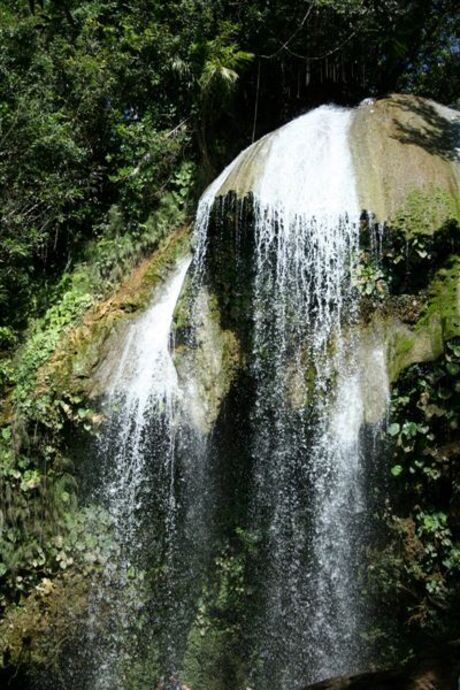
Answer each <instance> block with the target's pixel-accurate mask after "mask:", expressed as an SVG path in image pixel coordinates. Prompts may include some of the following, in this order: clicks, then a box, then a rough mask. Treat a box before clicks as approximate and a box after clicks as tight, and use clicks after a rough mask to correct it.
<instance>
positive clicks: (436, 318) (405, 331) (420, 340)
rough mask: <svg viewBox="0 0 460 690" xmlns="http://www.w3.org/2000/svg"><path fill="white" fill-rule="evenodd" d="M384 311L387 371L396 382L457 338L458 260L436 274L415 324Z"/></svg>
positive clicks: (459, 327) (459, 311) (459, 322)
mask: <svg viewBox="0 0 460 690" xmlns="http://www.w3.org/2000/svg"><path fill="white" fill-rule="evenodd" d="M387 311H388V314H387V317H384V323H385V331H386V336H385V338H386V342H387V348H388V370H389V376H390V379H391V380H392V381H395V380H396V379H397V378H398V375H399V374H400V372H401V371H402V370H403V369H406V368H407V367H408V366H410V365H411V364H416V363H421V362H429V361H433V360H435V359H437V358H438V357H439V356H440V355H441V354H442V353H443V352H444V346H445V343H446V342H447V341H448V340H450V339H451V338H454V337H456V336H460V257H452V258H451V261H450V263H449V265H448V266H447V267H444V268H441V269H440V270H439V271H438V272H437V273H436V276H435V278H434V280H433V281H432V283H431V285H430V287H429V289H428V297H427V300H426V302H425V304H424V306H423V307H422V310H421V313H420V316H419V318H418V319H417V321H416V322H415V324H413V325H409V324H407V323H404V314H403V313H399V314H398V313H395V314H393V315H392V314H391V305H388V310H387ZM377 318H378V319H379V318H381V317H380V316H378V317H377Z"/></svg>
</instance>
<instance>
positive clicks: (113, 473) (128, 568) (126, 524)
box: [89, 257, 190, 690]
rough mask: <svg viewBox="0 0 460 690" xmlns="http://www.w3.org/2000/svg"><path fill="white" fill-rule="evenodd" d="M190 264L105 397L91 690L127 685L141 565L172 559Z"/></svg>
mask: <svg viewBox="0 0 460 690" xmlns="http://www.w3.org/2000/svg"><path fill="white" fill-rule="evenodd" d="M189 264H190V258H189V257H187V258H185V259H182V260H181V261H180V262H179V263H178V265H177V266H176V268H175V270H174V271H172V273H171V275H170V277H169V279H168V280H167V282H166V284H165V286H164V288H163V291H162V292H161V294H160V295H159V296H158V297H157V298H156V299H155V301H154V302H153V303H152V304H151V306H150V307H149V308H148V309H147V311H146V312H145V313H144V314H143V316H142V317H141V318H140V319H138V320H136V321H135V322H133V323H132V324H131V325H130V327H129V330H128V333H127V335H126V340H125V346H124V349H123V352H122V354H121V357H120V360H119V364H118V367H117V369H116V372H115V375H114V377H113V379H112V383H111V388H110V390H109V391H108V395H107V399H106V416H107V418H108V422H107V425H106V426H105V428H104V430H103V433H102V436H101V442H100V447H99V453H98V456H99V458H100V460H101V463H102V464H103V477H102V480H101V485H100V489H99V496H98V498H99V499H100V502H101V503H102V505H103V506H104V507H105V508H106V510H107V512H108V514H109V516H110V520H111V525H112V528H113V533H114V540H115V547H116V549H117V555H116V561H114V562H109V563H107V565H106V570H105V573H104V575H103V582H102V584H99V585H98V586H96V592H95V595H94V600H93V616H94V617H95V618H97V619H100V618H101V617H105V618H106V619H107V620H105V622H104V626H103V629H104V635H103V636H102V637H101V636H100V634H97V633H96V636H93V635H92V631H91V627H90V629H89V645H90V647H91V650H92V654H93V655H94V657H93V661H94V664H93V665H94V671H93V677H92V681H91V683H92V684H91V690H117V689H119V690H125V688H126V687H128V677H129V673H130V671H131V670H132V667H133V666H135V664H136V659H137V656H138V654H139V647H140V640H139V635H140V634H142V633H141V630H142V623H143V622H144V623H145V621H142V619H141V618H142V615H145V606H146V597H147V593H146V592H145V591H144V584H143V570H144V569H145V567H146V566H147V564H148V559H149V558H150V559H152V558H153V552H155V550H159V549H161V552H162V557H163V558H166V559H168V558H169V557H172V554H171V550H172V548H173V541H174V531H175V513H176V505H175V491H174V477H175V432H176V426H177V405H178V401H179V397H180V391H179V387H178V381H177V373H176V369H175V367H174V364H173V361H172V358H171V343H170V333H171V324H172V318H173V313H174V308H175V306H176V303H177V300H178V297H179V294H180V291H181V288H182V285H183V282H184V278H185V274H186V271H187V269H188V266H189ZM153 506H156V507H155V508H154V507H153ZM162 523H164V524H162ZM90 623H91V621H90Z"/></svg>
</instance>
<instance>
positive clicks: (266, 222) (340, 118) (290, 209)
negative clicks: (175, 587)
mask: <svg viewBox="0 0 460 690" xmlns="http://www.w3.org/2000/svg"><path fill="white" fill-rule="evenodd" d="M352 118H353V111H351V110H346V109H342V108H338V107H333V106H322V107H320V108H317V109H316V110H314V111H312V112H309V113H307V114H306V115H303V116H301V117H299V118H298V119H296V120H294V121H293V122H291V123H289V124H288V125H286V126H284V127H282V128H281V129H279V130H278V131H277V132H275V133H274V134H272V135H268V136H267V137H265V138H264V140H262V143H261V142H259V143H258V144H256V145H254V146H252V147H249V148H248V149H247V150H246V151H243V152H242V154H240V156H238V158H237V159H235V161H233V163H231V164H230V165H229V166H228V167H227V168H226V169H225V170H224V172H223V173H222V174H221V175H220V176H219V178H218V179H217V180H216V181H215V182H214V183H213V184H212V185H211V187H210V188H209V189H208V190H207V191H206V192H205V194H204V196H203V198H202V200H201V202H200V205H199V208H198V214H197V222H196V228H195V236H196V239H195V242H196V247H197V251H196V257H195V267H196V270H195V274H196V275H198V279H199V280H200V279H201V280H205V278H203V276H204V274H205V269H206V262H207V261H208V254H209V251H210V247H209V246H208V245H209V238H208V229H209V223H210V222H211V216H212V209H213V205H214V202H215V201H216V198H217V197H218V196H219V194H222V193H223V192H222V190H230V189H232V188H235V187H236V188H237V187H238V182H239V177H238V175H239V174H240V172H239V171H241V170H242V169H243V168H244V166H245V165H246V162H247V161H248V160H249V161H251V160H253V158H254V155H255V154H254V152H255V147H257V152H258V155H259V156H260V157H262V155H263V160H262V165H260V166H259V168H258V171H257V174H256V176H255V181H254V182H253V184H252V186H251V189H250V191H251V193H252V205H253V212H254V217H253V230H254V249H253V256H252V259H251V264H252V267H253V273H252V276H253V278H252V281H253V284H252V307H251V310H252V314H251V318H250V319H249V320H250V323H251V331H252V333H251V339H250V340H251V344H250V352H249V353H248V368H249V371H250V374H251V378H252V381H253V388H254V391H255V393H254V400H253V404H252V409H251V411H250V422H249V429H248V433H249V435H250V440H249V443H250V447H251V466H252V488H251V495H252V499H251V515H252V518H251V525H252V529H253V530H254V532H255V533H256V534H257V535H258V536H259V537H260V539H261V541H262V544H263V549H264V551H265V561H264V564H265V567H264V569H263V575H262V576H261V577H262V579H263V582H262V583H260V584H261V587H262V590H263V591H262V596H261V598H262V601H263V604H262V607H261V608H262V610H261V611H260V615H259V617H258V620H257V621H255V622H254V625H255V629H256V637H257V640H256V642H255V648H256V651H255V656H256V659H257V662H256V663H255V667H256V669H255V671H254V675H253V678H252V682H251V686H255V687H260V688H262V687H276V688H281V689H282V690H295V688H300V687H302V686H303V685H305V683H306V682H308V681H310V682H313V681H315V680H319V679H321V678H324V677H327V676H331V675H334V674H339V673H344V672H352V671H358V670H360V669H361V668H363V667H364V666H365V664H366V661H367V658H366V652H365V643H364V641H363V639H362V638H363V635H364V634H365V632H366V626H367V624H368V622H369V621H368V620H367V611H366V604H365V597H364V595H363V594H362V592H360V586H359V573H360V571H362V569H363V567H364V561H363V551H364V547H365V545H366V536H365V535H366V521H367V520H368V518H369V511H370V509H369V505H368V499H367V489H366V482H367V480H368V475H369V461H368V452H367V446H368V443H367V440H366V435H369V434H368V433H367V431H366V429H367V427H370V428H371V429H372V434H374V436H375V434H376V429H378V419H372V420H370V419H369V417H370V415H369V413H368V410H367V409H366V407H367V406H368V401H367V399H366V398H367V393H366V390H367V388H368V387H369V381H367V380H366V375H365V370H364V367H363V363H362V362H361V361H360V357H361V356H364V349H366V348H365V347H364V345H363V343H362V342H361V338H360V335H359V332H358V329H357V320H358V316H359V297H358V295H357V293H356V291H355V289H354V288H353V281H352V273H353V263H354V261H355V259H356V256H357V252H358V249H359V234H360V207H359V202H358V197H357V192H356V183H355V176H354V171H353V164H352V157H351V152H350V147H349V144H348V130H349V128H350V124H351V121H352ZM262 152H263V153H262ZM244 174H245V175H247V170H245V171H244ZM237 191H238V189H237ZM222 209H223V210H222V213H223V212H224V211H225V200H224V203H223V206H222ZM237 216H238V218H237V222H238V224H239V226H240V227H239V232H240V234H241V233H244V232H245V229H244V228H242V227H241V225H242V224H244V221H243V220H242V218H241V217H240V214H239V213H237ZM371 351H372V355H370V357H371V359H372V361H373V362H374V364H375V367H374V370H373V375H375V377H376V380H377V382H378V385H377V390H376V392H375V394H376V396H377V398H378V399H379V404H380V407H381V409H382V410H384V409H385V406H386V401H387V395H388V382H387V379H386V371H385V358H384V356H383V349H382V344H381V343H380V342H375V343H373V344H372V347H371ZM367 354H368V355H369V353H367ZM367 361H369V356H368V359H367ZM376 372H377V374H376ZM261 572H262V570H261Z"/></svg>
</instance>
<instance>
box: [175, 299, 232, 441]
mask: <svg viewBox="0 0 460 690" xmlns="http://www.w3.org/2000/svg"><path fill="white" fill-rule="evenodd" d="M191 305H192V303H191V301H190V292H189V289H187V286H186V289H185V290H184V292H183V295H182V298H181V299H180V301H179V304H178V306H177V309H176V316H175V323H176V332H177V333H178V337H177V338H176V350H175V363H176V368H177V373H178V376H179V380H180V382H181V387H182V388H183V390H185V405H186V409H187V416H188V419H189V420H190V421H191V423H192V424H193V426H194V427H195V428H196V429H197V430H198V431H200V432H201V433H203V434H207V433H209V432H210V431H211V429H212V427H213V425H214V423H215V421H216V420H217V417H218V415H219V411H220V406H221V404H222V402H223V400H224V399H225V397H226V396H227V394H228V392H229V391H230V388H231V386H232V384H233V382H234V381H235V379H236V376H237V372H238V370H239V369H240V367H241V366H242V361H243V356H242V352H241V346H240V343H239V340H238V338H237V336H236V334H235V333H234V332H233V331H232V330H231V329H229V328H223V327H222V325H221V315H220V311H219V302H218V299H217V297H216V296H215V295H214V294H213V293H212V292H209V290H207V289H206V288H204V287H202V288H201V289H200V291H199V293H198V295H196V296H195V297H194V300H193V306H191ZM190 309H191V310H192V311H190ZM192 325H193V329H192ZM192 330H193V338H191V337H187V336H186V335H185V333H188V334H190V333H191V332H192Z"/></svg>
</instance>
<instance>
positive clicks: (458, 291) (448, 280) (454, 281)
mask: <svg viewBox="0 0 460 690" xmlns="http://www.w3.org/2000/svg"><path fill="white" fill-rule="evenodd" d="M429 293H430V297H429V301H428V304H427V306H426V308H425V309H424V312H423V314H422V316H421V318H420V320H419V322H418V324H417V327H416V330H419V331H420V330H422V329H424V328H430V327H431V325H432V324H433V322H434V321H435V320H436V319H439V321H440V323H441V328H442V334H443V339H444V340H449V339H450V338H454V337H456V336H458V335H460V256H456V257H453V258H452V259H451V262H450V265H449V266H448V267H447V268H442V269H441V270H440V271H438V273H437V275H436V278H435V279H434V281H433V282H432V284H431V286H430V290H429Z"/></svg>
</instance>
